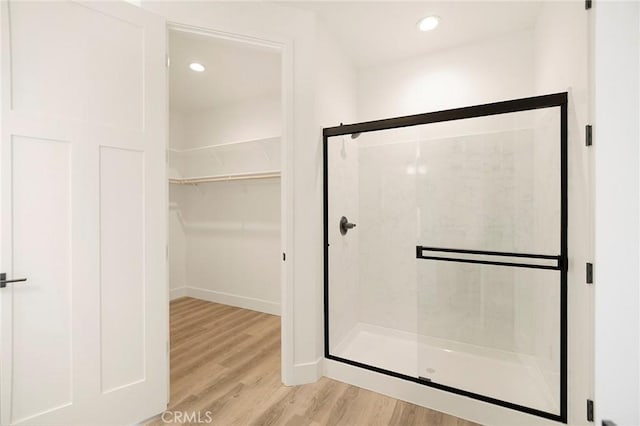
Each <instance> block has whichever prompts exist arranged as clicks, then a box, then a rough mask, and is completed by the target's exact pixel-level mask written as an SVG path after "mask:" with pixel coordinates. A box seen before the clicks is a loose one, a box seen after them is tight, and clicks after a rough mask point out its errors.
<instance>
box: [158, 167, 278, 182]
mask: <svg viewBox="0 0 640 426" xmlns="http://www.w3.org/2000/svg"><path fill="white" fill-rule="evenodd" d="M277 177H280V171H279V170H267V171H262V172H249V173H231V174H226V175H212V176H200V177H189V178H169V183H173V184H177V185H196V184H198V183H209V182H227V181H232V180H248V179H272V178H277Z"/></svg>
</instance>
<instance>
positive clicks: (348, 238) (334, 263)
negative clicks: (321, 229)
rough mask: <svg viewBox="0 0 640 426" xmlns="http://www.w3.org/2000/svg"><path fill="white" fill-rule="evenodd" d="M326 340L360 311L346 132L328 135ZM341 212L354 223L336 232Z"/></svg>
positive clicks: (352, 163) (358, 230)
mask: <svg viewBox="0 0 640 426" xmlns="http://www.w3.org/2000/svg"><path fill="white" fill-rule="evenodd" d="M328 157H329V158H328V160H329V161H328V164H329V173H328V188H329V197H330V198H329V217H328V224H329V271H330V281H331V288H330V291H329V298H330V299H329V309H330V312H329V318H330V319H331V323H330V324H329V333H330V335H329V339H330V340H329V341H330V344H331V346H332V348H333V347H334V346H335V345H336V344H338V343H339V342H340V341H342V340H344V338H345V336H346V335H347V333H348V332H349V330H351V329H352V328H353V327H354V325H355V324H356V322H357V321H358V316H359V313H360V303H361V301H360V299H359V295H358V283H359V280H360V278H359V268H358V254H359V252H360V247H361V245H360V244H361V243H360V236H361V235H362V233H363V230H362V223H361V221H360V215H359V209H358V199H359V194H358V180H359V176H358V167H359V166H358V164H359V151H358V145H357V141H356V140H354V139H351V137H349V136H337V137H332V138H330V139H329V145H328ZM342 216H345V217H347V218H348V220H349V221H350V222H352V223H355V224H356V227H355V228H353V229H351V230H350V231H349V232H348V233H347V234H346V235H341V234H340V228H339V223H340V218H341V217H342Z"/></svg>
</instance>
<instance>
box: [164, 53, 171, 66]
mask: <svg viewBox="0 0 640 426" xmlns="http://www.w3.org/2000/svg"><path fill="white" fill-rule="evenodd" d="M164 56H165V58H166V62H165V64H166V66H167V68H169V67H170V66H171V58H169V55H164Z"/></svg>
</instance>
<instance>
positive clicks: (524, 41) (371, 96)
mask: <svg viewBox="0 0 640 426" xmlns="http://www.w3.org/2000/svg"><path fill="white" fill-rule="evenodd" d="M532 48H533V33H532V32H531V31H522V32H519V33H515V34H509V35H508V36H502V37H500V38H496V39H490V40H483V41H478V42H477V43H473V44H469V45H465V46H461V47H458V48H453V49H447V50H443V51H438V52H434V53H433V54H430V55H427V56H421V57H417V58H412V59H407V60H404V61H401V62H398V63H396V62H394V63H391V64H388V65H384V66H380V67H375V68H373V69H364V70H361V71H360V72H359V74H358V121H367V120H375V119H382V118H389V117H397V116H402V115H408V114H418V113H423V112H429V111H438V110H442V109H447V108H455V107H462V106H468V105H475V104H480V103H488V102H495V101H501V100H507V99H513V98H518V97H525V96H530V95H531V92H532V89H533V69H534V62H533V61H534V58H533V50H532Z"/></svg>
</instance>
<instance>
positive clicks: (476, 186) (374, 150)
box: [358, 113, 559, 376]
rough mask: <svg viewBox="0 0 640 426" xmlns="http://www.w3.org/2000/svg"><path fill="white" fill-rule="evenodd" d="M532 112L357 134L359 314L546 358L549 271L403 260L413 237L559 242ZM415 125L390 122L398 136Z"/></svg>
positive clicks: (541, 248)
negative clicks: (450, 133)
mask: <svg viewBox="0 0 640 426" xmlns="http://www.w3.org/2000/svg"><path fill="white" fill-rule="evenodd" d="M527 114H529V113H527ZM532 117H533V118H538V119H539V118H540V116H539V115H537V116H534V115H532V114H529V115H528V116H527V117H521V116H520V117H517V118H509V120H504V119H503V120H495V119H492V120H490V123H489V124H490V125H491V126H490V129H489V130H491V131H490V132H478V134H475V135H462V136H458V137H454V138H445V139H432V140H428V139H427V140H425V139H423V140H422V141H417V140H416V141H412V142H403V143H393V139H390V137H392V136H393V134H389V133H387V135H386V136H385V137H386V138H387V141H386V144H384V140H383V138H381V137H380V135H379V134H375V132H374V134H364V135H362V136H361V137H360V138H359V139H358V141H359V143H360V154H359V155H360V156H359V185H360V191H359V202H358V205H359V211H360V218H359V221H360V223H359V225H358V226H359V244H360V256H359V266H360V268H359V269H360V271H359V275H360V282H359V296H358V299H359V300H360V303H361V304H360V316H359V319H360V321H362V322H364V323H368V324H374V325H379V326H382V327H387V328H392V329H396V330H402V331H407V332H414V333H416V332H417V333H420V334H422V335H426V336H433V337H438V338H444V339H449V340H456V341H460V342H464V343H468V344H473V345H479V346H487V347H492V348H496V349H500V350H506V351H513V352H517V353H526V354H532V355H536V356H538V357H541V359H542V360H548V361H549V364H551V365H555V366H557V365H558V363H557V362H555V360H556V359H557V358H556V356H555V354H556V352H557V349H558V345H557V342H558V339H557V337H558V336H557V332H558V329H559V328H558V327H559V326H558V323H557V316H555V315H554V314H555V313H557V311H558V306H559V305H558V303H557V299H554V295H556V294H557V292H556V293H554V291H555V290H557V289H555V288H553V282H555V281H558V280H557V279H556V277H555V276H554V277H553V278H549V276H542V277H541V276H539V275H536V274H529V273H528V271H520V270H514V269H511V268H508V269H507V268H498V269H497V270H495V269H493V270H481V269H479V268H478V267H477V266H472V265H464V264H447V265H443V264H442V262H432V261H424V260H420V261H418V263H417V262H416V259H415V246H416V245H417V244H420V245H425V246H436V247H437V246H440V247H449V248H470V249H474V248H475V249H482V250H497V251H510V252H526V253H543V254H558V253H559V244H558V243H559V240H558V235H559V227H558V226H557V224H558V223H559V210H558V209H557V205H558V203H557V198H556V196H557V197H559V192H557V191H556V190H555V188H557V187H558V174H557V171H558V170H559V164H557V160H554V158H556V157H557V155H556V153H555V152H554V151H553V150H554V149H555V148H556V145H557V141H558V135H554V134H553V133H552V132H551V131H548V132H546V133H545V132H543V134H544V136H540V137H539V136H538V134H537V133H536V132H534V131H533V130H532V127H534V126H533V121H532ZM548 119H549V117H543V119H542V120H539V121H542V122H544V120H548ZM505 123H506V124H505ZM500 125H505V126H504V127H509V126H513V127H515V129H514V130H511V131H502V132H498V131H495V129H497V128H500ZM474 126H475V127H474ZM474 126H466V127H468V128H469V129H475V130H476V131H477V130H478V123H475V124H474ZM523 127H528V128H523ZM548 127H549V128H550V129H554V128H555V123H553V121H552V120H551V122H550V123H549V125H548ZM450 129H455V127H453V126H450ZM444 130H445V126H442V125H441V124H440V125H438V129H437V132H434V134H438V135H439V134H444V133H445V132H444ZM467 130H468V129H467ZM418 133H419V132H416V131H415V129H414V130H412V131H411V132H408V131H407V130H406V129H402V136H403V139H404V138H405V137H410V136H415V135H416V134H418ZM398 134H400V133H398ZM422 136H423V137H424V136H429V135H428V134H427V132H426V131H424V132H422ZM404 140H406V139H404ZM556 166H557V167H556ZM540 170H542V171H543V173H538V174H534V171H540ZM545 189H548V191H545ZM496 271H497V272H496ZM549 281H552V282H551V283H549ZM543 284H546V285H543ZM550 286H551V287H552V288H551V289H550V290H549V287H550ZM539 287H544V288H545V289H539ZM540 323H542V324H543V327H541V328H542V329H543V330H542V331H541V330H540V328H539V327H538V325H539V324H540ZM543 353H544V356H543ZM551 373H553V372H551ZM550 376H551V374H550Z"/></svg>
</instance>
